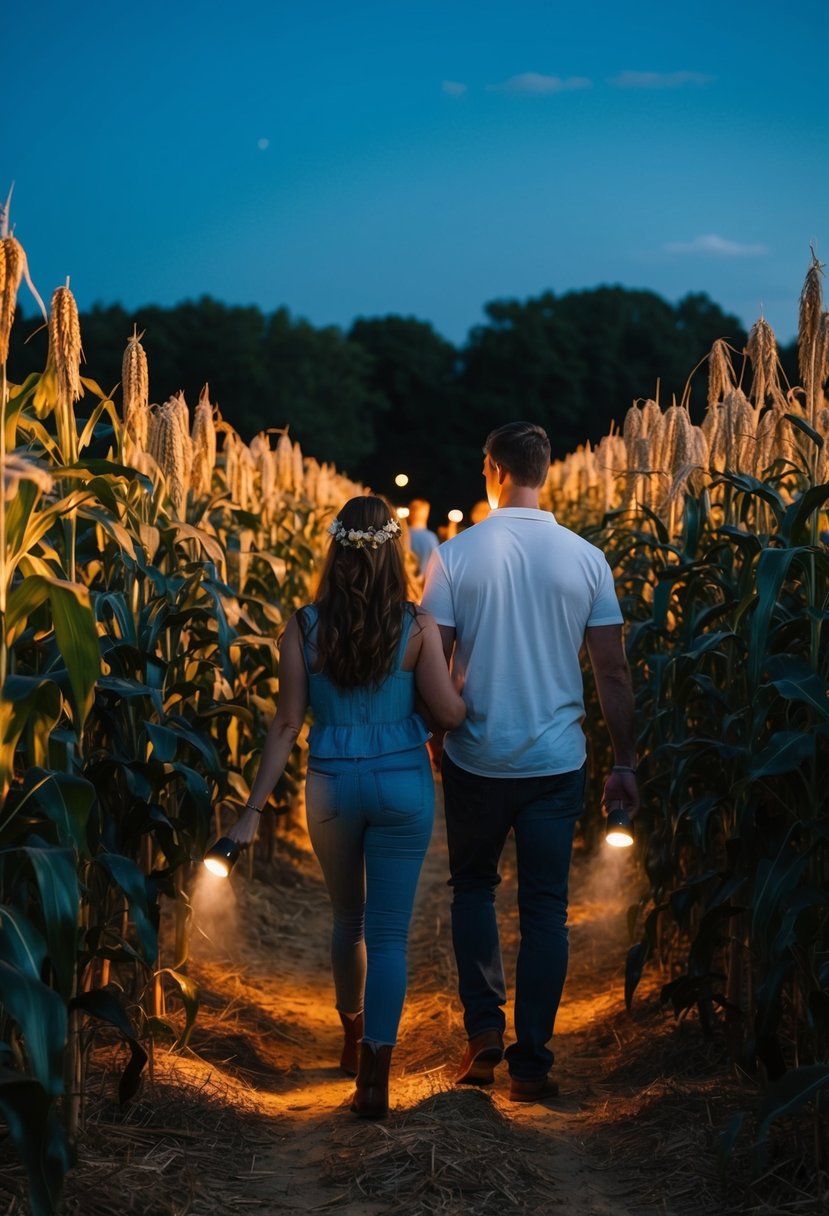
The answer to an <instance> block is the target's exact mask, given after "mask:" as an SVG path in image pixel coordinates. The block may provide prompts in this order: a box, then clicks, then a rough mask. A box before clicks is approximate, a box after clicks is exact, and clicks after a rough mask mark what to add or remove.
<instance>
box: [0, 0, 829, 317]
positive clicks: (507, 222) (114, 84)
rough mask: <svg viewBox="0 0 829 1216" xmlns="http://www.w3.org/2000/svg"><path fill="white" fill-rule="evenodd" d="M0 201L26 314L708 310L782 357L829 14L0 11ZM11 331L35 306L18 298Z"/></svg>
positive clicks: (825, 170)
mask: <svg viewBox="0 0 829 1216" xmlns="http://www.w3.org/2000/svg"><path fill="white" fill-rule="evenodd" d="M3 24H4V29H5V33H6V38H5V39H4V41H5V42H6V46H7V48H8V53H7V54H6V56H5V57H4V58H5V65H6V66H4V70H3V76H4V82H5V92H6V100H5V105H4V112H5V113H6V115H11V116H12V120H11V121H10V122H8V121H7V122H4V124H3V129H2V130H0V194H3V195H5V193H6V191H7V189H8V186H9V184H10V183H11V182H12V181H14V182H15V192H14V198H13V205H12V221H13V223H14V224H15V231H16V235H17V236H18V237H19V238H20V240H21V241H22V242H23V244H24V246H25V247H26V249H27V252H28V255H29V262H30V267H31V272H32V275H33V278H34V281H35V284H36V286H37V287H38V289H39V291H40V293H41V295H43V296H44V297H46V296H48V294H49V293H51V291H52V290H53V289H54V287H56V286H57V285H59V284H60V283H62V282H64V281H65V279H66V276H67V275H69V276H71V286H72V288H73V290H74V291H75V294H76V297H77V299H78V302H79V304H80V305H81V307H84V306H87V305H89V304H91V303H92V302H93V301H96V300H100V301H103V302H105V303H110V302H115V301H120V302H121V303H123V304H125V305H126V306H127V307H128V308H135V307H137V306H139V305H141V304H145V303H160V304H173V303H175V302H177V301H179V300H182V299H186V298H193V297H197V296H200V295H202V294H203V293H209V294H211V295H214V296H216V297H218V298H220V299H222V300H225V301H227V302H230V303H242V304H247V303H256V304H258V305H260V307H262V308H263V309H265V310H267V311H270V310H272V309H274V308H276V307H278V306H279V305H283V304H284V305H286V306H287V307H288V308H290V310H291V311H292V312H293V313H295V314H298V315H301V316H305V317H307V318H308V319H309V320H311V321H312V322H313V323H314V324H317V325H320V324H324V323H336V324H339V325H343V326H347V325H348V324H349V323H350V322H351V321H352V320H353V319H354V317H356V316H358V315H363V316H377V315H383V314H386V313H390V312H398V313H403V314H406V315H414V316H418V317H420V318H422V319H424V320H429V321H431V322H432V323H433V324H434V325H435V327H436V328H437V329H438V330H439V331H440V332H441V333H443V334H445V335H446V336H447V337H449V338H451V339H452V340H454V341H461V340H462V339H463V338H464V337H465V335H466V333H467V332H468V330H469V328H470V327H471V326H472V325H475V324H477V323H479V322H480V321H481V320H482V319H483V314H482V311H481V309H482V305H483V304H484V303H485V302H486V301H487V300H490V299H493V298H496V297H505V296H509V297H518V298H525V297H527V296H529V295H534V294H537V293H538V292H540V291H543V290H545V289H552V290H553V291H555V292H557V293H563V292H565V291H568V290H570V289H574V288H589V287H594V286H597V285H599V284H601V283H621V284H623V285H625V286H628V287H645V288H649V289H651V290H654V291H657V292H659V293H660V294H662V295H664V296H665V297H666V298H667V299H669V300H672V301H673V300H677V299H679V298H680V297H681V296H682V295H684V294H685V293H687V292H689V291H706V292H708V293H709V295H711V297H712V298H713V299H714V300H716V301H717V302H718V303H719V304H721V305H722V306H723V307H724V308H725V309H727V310H729V311H733V312H735V313H736V314H737V315H738V316H739V317H740V318H741V319H742V320H743V321H744V322H746V323H748V324H750V323H751V322H752V321H753V320H755V319H756V317H757V316H758V315H759V314H760V311H761V309H762V310H763V313H764V315H765V316H766V318H767V319H768V320H769V321H770V322H771V324H772V325H773V326H774V328H775V329H776V331H777V333H778V337H779V339H780V340H781V341H788V340H789V339H790V338H791V337H792V336H793V335H794V332H795V329H796V318H797V298H798V295H799V292H800V288H801V285H802V281H803V276H804V274H805V271H806V268H807V266H808V261H809V246H810V243H815V244H816V247H817V252H818V255H819V256H822V257H823V258H824V259H826V260H829V257H827V254H829V230H828V229H829V225H827V218H826V217H827V214H829V207H827V200H829V157H828V156H827V153H828V152H829V139H827V125H828V124H827V117H826V115H827V104H826V89H825V57H826V48H827V35H829V5H827V4H826V3H825V2H824V0H793V2H790V3H787V4H782V5H781V4H771V3H766V2H765V0H759V2H756V3H752V4H748V3H743V2H742V0H739V2H736V3H731V4H725V5H723V4H714V3H709V2H708V0H705V2H702V3H688V4H686V5H680V6H670V5H667V4H666V3H665V2H664V0H660V2H659V3H650V2H646V3H635V2H634V3H629V4H624V5H623V4H621V3H618V2H617V3H612V4H611V3H607V4H597V3H589V2H586V3H581V4H578V3H573V2H572V0H570V2H569V3H559V2H558V0H552V2H549V0H548V2H547V3H540V2H536V0H513V2H512V3H502V2H497V3H496V2H493V0H477V2H476V3H471V2H468V0H459V2H453V0H441V2H437V0H417V2H416V3H415V2H409V0H407V2H397V0H361V2H359V3H355V2H352V0H339V2H336V0H291V2H290V3H288V2H287V0H273V2H272V3H264V2H258V0H236V2H235V3H233V4H227V3H222V4H215V3H214V4H210V3H208V4H197V3H193V2H191V0H183V2H178V3H177V2H176V0H167V2H165V3H160V2H158V0H142V3H141V4H140V5H126V4H115V3H112V2H111V0H110V2H108V3H102V2H100V0H83V2H82V3H80V4H75V5H68V4H65V3H64V4H60V5H59V4H57V3H54V2H53V0H47V2H46V3H39V4H34V3H29V4H27V5H23V4H20V3H18V4H16V5H13V6H9V7H8V8H7V10H6V12H5V15H4V21H3ZM24 306H25V307H26V308H27V310H28V311H31V306H30V305H29V304H28V302H26V301H25V300H24Z"/></svg>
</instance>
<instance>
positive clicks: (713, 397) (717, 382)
mask: <svg viewBox="0 0 829 1216" xmlns="http://www.w3.org/2000/svg"><path fill="white" fill-rule="evenodd" d="M734 383H735V382H734V366H733V364H732V362H731V348H730V347H729V345H728V343H727V342H726V341H725V340H724V339H723V338H717V340H716V342H715V343H714V345H713V346H712V347H711V353H710V355H709V356H708V405H709V407H710V406H712V405H716V403H717V402H718V401H722V400H724V398H725V397H727V396H728V394H729V393H730V392H731V390H732V389H733V388H734Z"/></svg>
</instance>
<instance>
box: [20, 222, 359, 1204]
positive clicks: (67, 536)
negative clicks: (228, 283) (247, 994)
mask: <svg viewBox="0 0 829 1216" xmlns="http://www.w3.org/2000/svg"><path fill="white" fill-rule="evenodd" d="M24 272H25V254H24V251H23V249H22V247H21V246H20V245H19V243H18V242H17V241H16V239H15V238H14V237H12V236H9V235H8V234H5V235H4V236H3V238H2V241H0V375H1V376H2V382H0V401H2V402H3V403H4V407H5V408H4V412H3V420H2V422H3V425H2V427H0V463H2V469H3V493H2V496H0V618H2V619H0V635H1V636H2V646H1V647H0V679H1V680H2V702H0V786H1V787H2V788H1V789H0V806H2V811H0V889H1V890H0V1021H1V1022H2V1026H1V1027H0V1042H1V1043H2V1051H3V1060H2V1063H0V1111H2V1114H3V1116H4V1118H5V1121H6V1123H7V1124H8V1127H9V1130H10V1133H11V1136H12V1138H13V1140H14V1142H15V1145H16V1147H17V1150H18V1152H19V1155H20V1157H21V1160H22V1161H23V1163H24V1165H25V1167H26V1170H27V1174H28V1181H29V1189H30V1200H31V1204H32V1210H33V1212H34V1213H35V1214H36V1216H42V1214H45V1213H51V1212H54V1211H56V1210H57V1207H58V1204H59V1199H60V1193H61V1185H62V1179H63V1177H64V1175H65V1172H66V1170H67V1168H68V1167H69V1164H70V1161H71V1156H72V1151H73V1145H74V1142H75V1140H76V1137H77V1135H78V1132H79V1130H80V1129H81V1127H82V1124H83V1111H84V1085H85V1066H86V1060H87V1058H88V1053H89V1050H90V1047H91V1044H92V1041H93V1039H94V1035H95V1030H96V1027H98V1026H100V1025H101V1024H102V1023H106V1024H108V1025H109V1026H110V1027H115V1028H116V1029H117V1030H118V1031H119V1032H120V1033H121V1034H122V1036H123V1038H124V1041H125V1043H126V1044H127V1045H128V1047H129V1063H128V1064H127V1066H126V1068H125V1070H124V1072H123V1076H122V1077H121V1081H120V1091H119V1093H120V1098H121V1100H122V1101H126V1100H127V1099H128V1098H129V1097H130V1096H131V1095H132V1094H133V1093H135V1091H136V1089H137V1086H138V1084H139V1079H140V1075H141V1072H142V1069H143V1068H144V1066H145V1064H146V1061H147V1054H148V1049H149V1051H151V1050H152V1042H153V1039H154V1038H156V1039H157V1038H158V1037H159V1036H161V1038H162V1039H164V1038H166V1039H167V1040H168V1041H169V1042H172V1043H174V1044H176V1045H177V1046H179V1047H181V1046H183V1045H184V1044H186V1042H187V1037H188V1034H189V1031H190V1028H191V1026H192V1024H193V1020H194V1018H195V1016H196V1014H197V1009H198V991H197V989H196V987H195V985H194V984H193V982H192V980H191V979H190V978H189V977H188V976H187V974H186V960H187V943H188V904H187V876H188V872H189V868H190V866H191V859H193V858H197V857H200V856H201V854H202V853H203V852H204V849H205V846H206V844H207V841H208V839H209V838H210V836H211V835H212V833H213V827H214V813H215V808H216V807H217V806H221V804H222V802H223V800H225V799H227V798H239V799H242V800H245V799H246V798H247V795H248V783H249V780H250V777H251V772H252V770H253V769H254V768H255V766H256V763H257V759H258V749H259V747H260V745H261V740H262V739H263V737H264V734H265V731H266V729H267V725H268V722H269V720H270V717H271V715H272V712H273V705H274V701H275V697H276V694H277V690H278V651H277V646H276V640H275V639H276V638H277V637H278V633H279V629H280V626H281V625H282V624H283V623H284V621H285V620H286V619H287V618H288V616H290V614H291V613H292V612H293V610H294V609H295V607H296V606H297V605H298V604H299V603H303V602H306V601H307V599H308V592H309V580H310V577H311V574H312V571H313V568H314V566H315V564H316V562H317V558H318V556H319V555H320V553H321V552H322V548H323V544H324V541H325V540H327V534H326V532H325V528H326V526H327V524H328V522H329V521H330V518H331V513H332V510H333V509H335V508H336V506H338V505H339V504H340V503H341V502H342V501H344V500H345V499H347V498H349V497H351V496H352V495H353V494H355V493H357V492H359V491H360V487H358V486H356V485H354V484H352V483H351V482H350V481H348V480H347V479H346V478H344V477H342V476H340V475H339V474H338V473H337V472H336V470H334V469H333V468H332V467H331V466H328V465H324V464H323V465H320V464H319V463H318V462H317V461H315V460H314V459H312V458H306V457H304V456H303V454H302V452H301V450H300V448H299V445H298V444H296V443H293V442H292V441H291V439H290V437H289V435H288V434H287V433H286V432H285V431H281V432H273V433H264V434H261V435H257V436H256V437H255V438H254V439H253V440H252V442H251V443H250V444H245V443H244V442H243V441H242V439H241V437H240V436H239V435H238V434H237V433H236V432H235V431H234V430H233V428H232V427H230V426H229V425H228V424H227V423H226V422H224V421H223V420H222V419H221V416H220V414H219V411H218V409H217V408H216V406H215V405H213V404H212V403H211V402H210V399H209V394H208V390H207V388H205V390H204V392H203V393H202V396H201V399H200V401H199V402H198V404H197V405H196V407H195V409H194V410H193V412H192V417H191V412H190V409H189V408H188V405H187V403H186V402H185V400H184V398H183V397H182V395H181V394H178V395H176V396H174V397H172V398H170V399H169V400H168V401H166V402H165V403H164V404H163V405H160V406H159V405H153V404H150V397H149V373H148V367H147V359H146V356H145V352H144V350H143V347H142V344H141V337H140V335H138V334H137V333H134V334H133V335H132V337H131V338H129V340H128V341H127V344H126V350H125V353H124V361H123V376H122V386H121V403H120V408H118V407H117V406H116V403H115V401H114V400H112V399H111V398H110V397H108V396H107V395H106V394H105V393H104V392H102V391H101V389H100V388H99V386H98V385H97V384H96V383H95V382H94V381H92V380H89V379H86V378H85V377H84V376H83V375H82V374H81V334H80V332H79V326H78V312H77V308H76V305H75V301H74V298H73V296H72V293H71V291H70V290H69V288H68V287H61V288H58V290H57V291H55V293H54V296H53V298H52V302H51V309H50V313H49V350H48V358H47V364H46V367H45V369H44V370H43V371H42V372H40V373H33V374H32V375H30V376H29V377H28V378H27V379H26V380H25V382H24V383H23V384H19V385H16V384H9V383H7V379H6V357H7V354H8V340H9V333H10V329H11V325H12V323H13V319H14V311H15V305H16V299H17V292H18V289H19V287H20V283H21V279H22V277H23V274H24ZM81 399H83V407H79V406H78V402H79V401H81ZM301 762H302V757H301V755H300V756H298V757H297V758H296V759H295V760H294V762H293V766H292V767H291V768H290V769H289V770H288V772H287V773H286V775H285V777H284V778H283V780H282V782H281V783H280V786H279V787H278V788H277V790H276V792H275V799H276V802H277V804H278V803H283V804H285V803H289V802H290V800H291V798H292V796H293V794H294V792H295V790H296V788H297V784H298V778H299V775H300V774H299V769H298V766H299V765H300V764H301ZM164 899H167V900H169V901H170V903H171V907H172V908H174V910H175V915H174V920H175V926H176V930H175V942H174V944H173V947H172V952H171V953H170V957H165V959H164V960H163V963H164V965H162V960H161V959H160V957H159V937H158V930H159V922H160V905H161V901H162V900H164Z"/></svg>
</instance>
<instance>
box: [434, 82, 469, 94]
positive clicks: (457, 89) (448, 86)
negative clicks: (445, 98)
mask: <svg viewBox="0 0 829 1216" xmlns="http://www.w3.org/2000/svg"><path fill="white" fill-rule="evenodd" d="M440 87H441V88H442V89H443V91H444V93H448V94H449V96H450V97H463V95H464V93H465V92H466V85H465V84H461V82H460V81H459V80H444V82H443V84H442V85H441V86H440Z"/></svg>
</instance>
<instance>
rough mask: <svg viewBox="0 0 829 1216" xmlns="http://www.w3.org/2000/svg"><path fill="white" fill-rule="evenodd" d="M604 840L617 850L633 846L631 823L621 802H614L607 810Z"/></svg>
mask: <svg viewBox="0 0 829 1216" xmlns="http://www.w3.org/2000/svg"><path fill="white" fill-rule="evenodd" d="M605 840H606V841H607V843H608V844H612V845H613V846H614V847H615V848H617V849H625V848H627V847H628V846H629V845H632V844H633V823H632V822H631V818H630V815H628V813H627V811H626V810H625V804H624V803H623V802H616V803H614V804H613V806H612V807H610V808H609V809H608V812H607V825H606V827H605Z"/></svg>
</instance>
